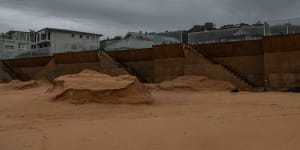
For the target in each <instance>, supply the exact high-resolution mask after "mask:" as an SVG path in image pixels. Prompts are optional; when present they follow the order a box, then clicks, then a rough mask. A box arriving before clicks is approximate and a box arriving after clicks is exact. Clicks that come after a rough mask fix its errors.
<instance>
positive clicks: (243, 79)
mask: <svg viewBox="0 0 300 150" xmlns="http://www.w3.org/2000/svg"><path fill="white" fill-rule="evenodd" d="M183 48H184V50H188V51H190V52H192V53H194V54H195V55H198V56H200V57H204V58H205V59H206V60H207V61H209V63H212V64H216V65H220V66H221V67H222V68H223V70H225V71H227V72H229V73H230V74H232V75H233V76H234V77H235V78H237V79H238V80H239V81H241V82H244V83H245V84H247V85H248V86H249V87H250V90H253V91H257V90H258V89H259V88H261V87H259V86H257V85H256V84H255V83H253V82H252V81H250V80H249V79H248V78H247V77H245V76H243V75H241V74H240V73H238V72H236V71H234V70H233V69H232V68H230V67H229V66H227V65H224V64H221V63H219V62H217V61H215V60H214V59H212V58H211V57H209V56H208V55H207V54H205V53H204V52H202V51H198V50H196V49H194V48H193V47H192V46H190V45H186V44H184V45H183Z"/></svg>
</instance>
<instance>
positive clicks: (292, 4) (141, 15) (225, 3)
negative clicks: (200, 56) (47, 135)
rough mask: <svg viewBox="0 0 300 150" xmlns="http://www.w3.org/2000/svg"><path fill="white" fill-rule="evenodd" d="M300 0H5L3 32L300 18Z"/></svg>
mask: <svg viewBox="0 0 300 150" xmlns="http://www.w3.org/2000/svg"><path fill="white" fill-rule="evenodd" d="M299 6H300V1H299V0H0V32H6V31H8V30H22V31H29V29H33V30H39V29H42V28H45V27H52V28H61V29H71V30H79V31H84V32H93V33H98V34H103V35H104V36H105V37H108V36H109V37H112V36H115V35H124V34H125V33H127V32H135V31H144V32H162V31H173V30H183V29H189V28H191V27H192V26H193V25H195V24H203V23H205V22H214V23H215V24H217V26H221V25H224V24H235V23H242V22H243V23H250V24H252V23H256V22H257V21H266V20H277V19H287V18H294V17H300V9H299V8H300V7H299Z"/></svg>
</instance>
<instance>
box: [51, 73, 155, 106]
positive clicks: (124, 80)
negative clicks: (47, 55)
mask: <svg viewBox="0 0 300 150" xmlns="http://www.w3.org/2000/svg"><path fill="white" fill-rule="evenodd" d="M46 95H48V96H49V98H50V99H52V100H54V101H68V102H70V103H73V104H85V103H90V102H96V103H110V104H151V103H152V99H151V96H150V93H149V91H148V90H147V89H146V88H145V86H144V85H143V84H142V83H140V82H139V81H138V80H137V78H136V77H134V76H130V75H123V76H118V77H111V76H109V75H105V74H101V73H98V72H95V71H90V70H85V71H82V72H81V73H79V74H72V75H65V76H61V77H59V78H57V79H55V80H54V86H53V87H52V88H50V89H49V90H48V91H47V94H46Z"/></svg>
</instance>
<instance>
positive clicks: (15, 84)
mask: <svg viewBox="0 0 300 150" xmlns="http://www.w3.org/2000/svg"><path fill="white" fill-rule="evenodd" d="M8 85H9V86H10V87H12V88H16V89H18V90H27V89H32V88H36V87H38V86H39V83H38V82H37V81H27V82H23V81H19V80H13V81H11V82H9V83H8Z"/></svg>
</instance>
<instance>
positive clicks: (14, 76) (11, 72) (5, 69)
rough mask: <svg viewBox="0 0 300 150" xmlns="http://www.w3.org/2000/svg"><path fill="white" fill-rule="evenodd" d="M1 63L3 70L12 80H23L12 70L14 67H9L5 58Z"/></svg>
mask: <svg viewBox="0 0 300 150" xmlns="http://www.w3.org/2000/svg"><path fill="white" fill-rule="evenodd" d="M1 63H2V65H3V68H2V69H3V70H4V71H5V72H7V73H8V74H9V75H10V77H11V78H12V79H13V80H22V81H23V78H22V77H21V76H20V75H19V74H18V73H16V72H15V71H14V69H13V68H12V67H10V65H9V64H8V63H7V62H6V61H5V60H1Z"/></svg>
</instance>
